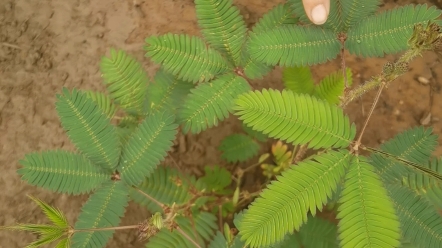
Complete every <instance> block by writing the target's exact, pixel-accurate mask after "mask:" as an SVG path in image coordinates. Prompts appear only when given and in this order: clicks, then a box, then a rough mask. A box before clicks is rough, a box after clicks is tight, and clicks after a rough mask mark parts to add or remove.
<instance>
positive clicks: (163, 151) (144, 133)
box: [118, 113, 178, 185]
mask: <svg viewBox="0 0 442 248" xmlns="http://www.w3.org/2000/svg"><path fill="white" fill-rule="evenodd" d="M174 120H175V118H174V116H173V115H171V114H169V113H155V114H152V115H149V116H147V117H146V119H144V121H143V122H142V123H141V124H140V125H139V126H138V128H137V130H135V131H134V133H133V134H132V135H131V136H130V138H129V140H128V141H127V145H126V146H125V147H124V148H123V151H122V155H121V159H120V163H119V165H118V170H119V172H120V176H121V180H123V181H124V182H125V183H127V184H129V185H138V184H140V183H141V182H142V181H143V179H144V178H145V177H149V176H150V174H151V173H152V172H153V171H154V170H155V168H156V166H157V165H158V164H159V163H160V162H161V161H162V160H163V159H164V157H165V156H166V155H167V151H169V149H170V148H171V147H172V145H173V143H172V141H173V140H174V139H175V135H176V133H177V127H178V125H176V124H175V123H174Z"/></svg>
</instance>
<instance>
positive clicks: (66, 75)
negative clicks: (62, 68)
mask: <svg viewBox="0 0 442 248" xmlns="http://www.w3.org/2000/svg"><path fill="white" fill-rule="evenodd" d="M68 77H69V73H67V72H63V73H62V74H61V80H62V81H63V82H65V81H66V79H68Z"/></svg>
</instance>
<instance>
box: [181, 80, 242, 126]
mask: <svg viewBox="0 0 442 248" xmlns="http://www.w3.org/2000/svg"><path fill="white" fill-rule="evenodd" d="M249 90H250V85H249V84H248V83H247V81H246V80H245V79H244V78H242V77H239V76H236V75H234V74H226V75H223V76H221V77H219V78H217V79H215V80H213V81H212V82H210V83H207V84H200V85H198V86H197V87H196V88H195V89H192V90H191V93H190V95H189V96H188V97H187V99H186V100H185V102H184V105H183V107H182V108H181V109H180V113H179V120H180V121H179V122H180V123H182V124H183V131H184V132H188V131H189V130H190V131H191V132H192V133H199V132H201V131H203V130H205V129H207V128H210V127H213V126H216V125H218V121H222V120H224V119H225V118H227V117H228V116H229V113H230V112H231V111H232V107H233V105H234V100H235V99H236V98H237V97H238V95H240V94H242V93H244V92H247V91H249Z"/></svg>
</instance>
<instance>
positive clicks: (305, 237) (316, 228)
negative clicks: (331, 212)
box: [299, 216, 339, 248]
mask: <svg viewBox="0 0 442 248" xmlns="http://www.w3.org/2000/svg"><path fill="white" fill-rule="evenodd" d="M337 232H338V230H337V227H336V225H334V224H333V223H331V222H329V221H327V220H324V219H321V218H318V217H312V216H309V218H308V220H307V223H306V224H305V225H303V226H302V227H301V229H300V230H299V237H300V239H301V243H302V244H303V245H304V247H312V248H313V247H323V248H334V247H335V248H338V247H339V245H338V244H339V243H338V241H337V239H336V236H337Z"/></svg>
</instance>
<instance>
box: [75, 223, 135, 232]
mask: <svg viewBox="0 0 442 248" xmlns="http://www.w3.org/2000/svg"><path fill="white" fill-rule="evenodd" d="M137 228H139V225H131V226H115V227H103V228H92V229H73V230H72V232H97V231H109V230H126V229H137Z"/></svg>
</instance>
